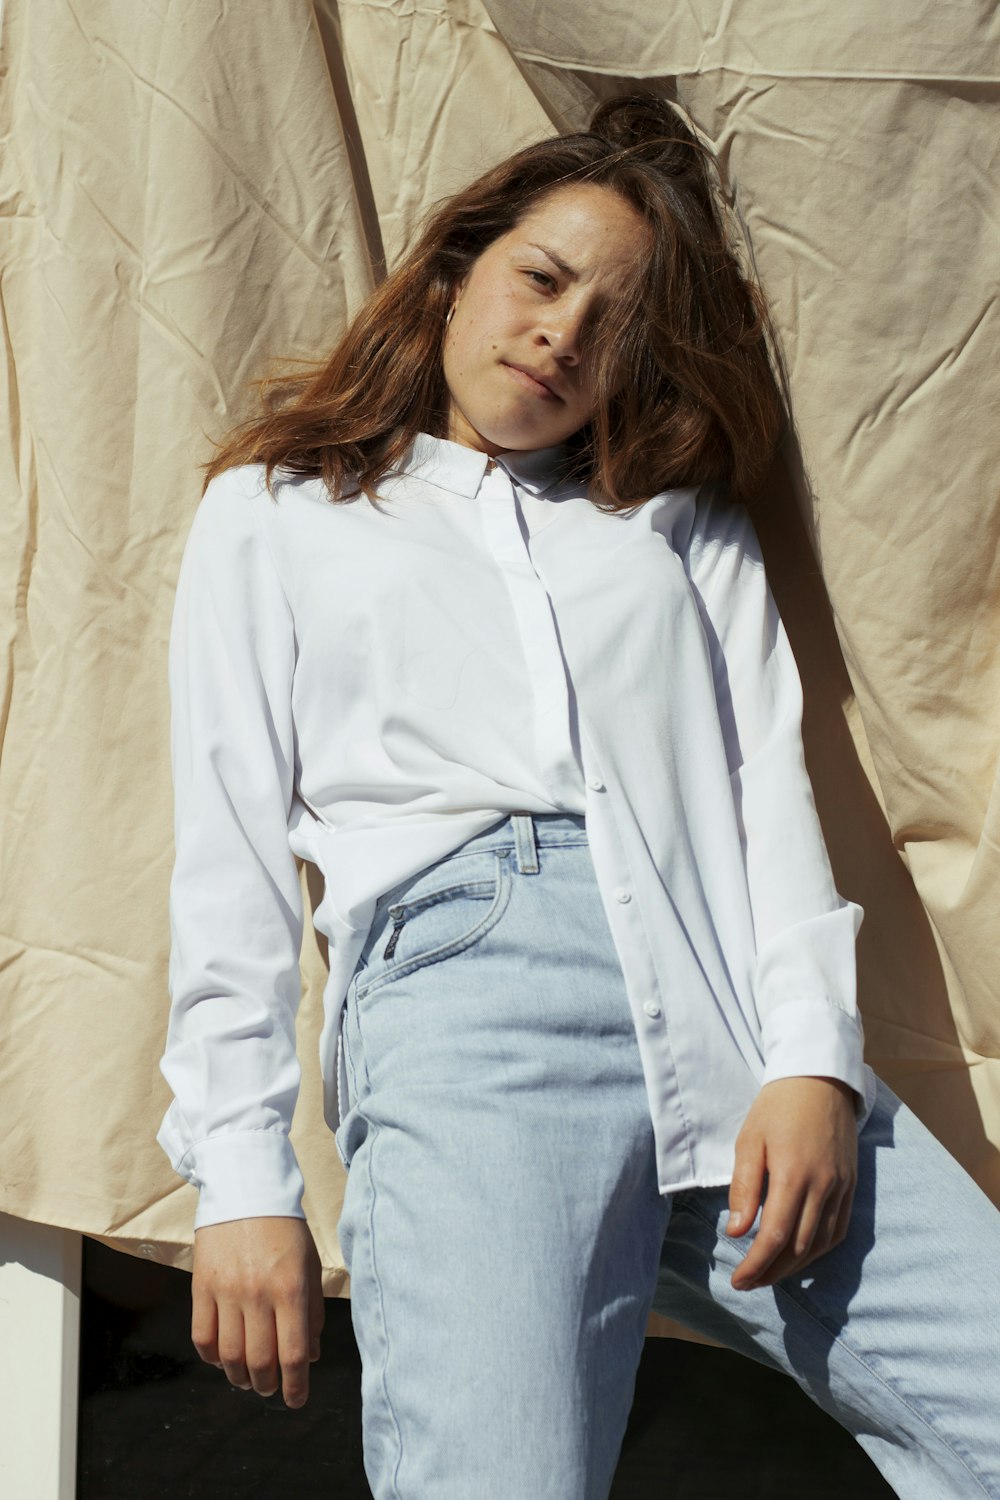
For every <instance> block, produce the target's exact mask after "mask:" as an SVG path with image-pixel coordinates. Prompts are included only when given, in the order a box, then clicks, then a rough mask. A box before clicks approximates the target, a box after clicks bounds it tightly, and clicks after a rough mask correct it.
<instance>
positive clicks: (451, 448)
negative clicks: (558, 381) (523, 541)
mask: <svg viewBox="0 0 1000 1500" xmlns="http://www.w3.org/2000/svg"><path fill="white" fill-rule="evenodd" d="M566 456H567V448H566V444H565V443H556V444H554V445H553V446H552V447H551V448H532V449H530V450H511V451H510V452H508V453H500V454H498V455H497V463H498V464H499V465H501V466H502V467H503V468H504V469H506V471H507V473H508V474H509V475H510V477H511V478H512V479H513V480H515V481H516V482H517V484H519V485H520V486H521V487H522V489H526V490H529V491H530V492H531V493H532V494H533V495H540V494H542V492H543V491H544V490H547V489H548V488H549V487H550V486H551V485H553V484H554V483H555V481H556V480H557V479H558V478H559V474H560V471H561V468H562V465H563V463H564V461H565V459H566ZM488 462H489V456H488V454H486V453H480V452H479V450H478V449H476V448H467V447H466V446H465V444H464V443H453V442H451V441H450V440H449V439H448V438H437V437H432V436H431V435H430V433H429V432H418V433H417V435H416V437H415V438H414V440H413V443H412V445H411V447H410V448H409V451H408V452H407V453H406V454H405V455H404V457H403V458H402V460H401V461H400V464H399V468H398V469H397V470H396V471H395V472H396V473H404V474H412V475H414V477H415V478H419V479H425V480H428V481H429V482H430V483H431V484H436V485H438V486H439V487H440V488H441V489H445V490H451V491H453V492H454V493H455V494H457V495H468V496H470V497H471V496H473V495H475V494H477V493H478V490H479V486H480V485H481V484H482V482H483V476H484V474H485V473H486V465H487V463H488Z"/></svg>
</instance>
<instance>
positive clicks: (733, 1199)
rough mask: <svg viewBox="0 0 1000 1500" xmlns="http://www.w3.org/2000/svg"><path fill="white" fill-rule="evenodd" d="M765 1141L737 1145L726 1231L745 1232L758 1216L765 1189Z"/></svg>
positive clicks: (731, 1232)
mask: <svg viewBox="0 0 1000 1500" xmlns="http://www.w3.org/2000/svg"><path fill="white" fill-rule="evenodd" d="M764 1167H765V1161H764V1143H763V1141H760V1142H758V1143H756V1144H755V1145H753V1146H743V1147H741V1146H740V1145H739V1143H737V1146H736V1165H735V1166H734V1168H733V1178H732V1181H731V1182H730V1184H729V1222H728V1223H727V1225H726V1233H727V1234H745V1233H746V1231H747V1230H748V1229H749V1228H750V1225H751V1224H752V1223H753V1221H754V1219H755V1218H756V1217H757V1210H758V1208H759V1207H760V1198H761V1193H762V1192H763V1190H764Z"/></svg>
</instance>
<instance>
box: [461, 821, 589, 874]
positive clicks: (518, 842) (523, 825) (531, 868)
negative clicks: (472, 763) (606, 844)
mask: <svg viewBox="0 0 1000 1500" xmlns="http://www.w3.org/2000/svg"><path fill="white" fill-rule="evenodd" d="M586 842H587V820H586V818H585V816H584V814H583V813H532V812H514V813H509V814H508V816H507V817H506V818H504V820H503V822H502V823H496V824H494V826H493V827H492V828H487V829H486V830H485V832H484V833H477V834H476V835H475V837H474V838H471V839H468V840H467V841H466V842H465V843H464V844H463V845H462V852H463V853H465V852H466V851H468V850H470V849H513V851H514V859H515V862H516V864H517V869H518V872H519V874H521V875H534V874H537V873H538V850H539V848H546V847H548V846H550V845H554V844H586ZM455 852H456V853H458V851H457V850H456V851H455Z"/></svg>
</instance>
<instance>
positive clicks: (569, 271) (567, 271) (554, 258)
mask: <svg viewBox="0 0 1000 1500" xmlns="http://www.w3.org/2000/svg"><path fill="white" fill-rule="evenodd" d="M528 244H529V245H531V246H532V247H533V248H534V249H535V250H540V251H541V252H542V254H543V255H547V256H548V258H549V260H550V261H551V262H552V264H553V265H554V266H558V267H559V269H560V271H561V272H562V273H563V275H564V276H570V277H572V279H573V280H574V281H576V280H577V277H578V273H577V272H576V271H574V270H573V267H572V266H568V265H567V264H566V262H565V261H564V260H562V259H561V258H560V257H559V256H558V255H557V254H556V253H555V251H554V250H550V249H549V248H548V246H547V245H539V244H537V243H536V242H535V241H534V240H529V241H528Z"/></svg>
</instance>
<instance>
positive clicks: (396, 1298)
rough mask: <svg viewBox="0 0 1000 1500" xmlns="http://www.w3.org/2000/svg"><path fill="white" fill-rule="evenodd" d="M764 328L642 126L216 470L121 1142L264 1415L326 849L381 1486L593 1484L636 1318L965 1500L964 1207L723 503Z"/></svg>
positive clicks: (978, 1291) (634, 1347)
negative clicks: (317, 877)
mask: <svg viewBox="0 0 1000 1500" xmlns="http://www.w3.org/2000/svg"><path fill="white" fill-rule="evenodd" d="M769 334H770V325H769V323H768V317H767V312H766V308H765V305H764V302H763V299H762V297H761V294H760V292H759V290H758V289H757V288H756V287H755V286H754V285H753V283H752V282H751V281H750V280H749V279H748V278H746V277H745V276H744V275H743V274H742V272H741V270H740V267H739V265H738V262H737V259H736V257H735V255H734V253H733V251H732V248H731V247H730V245H729V244H728V242H727V237H726V229H725V224H724V222H723V220H722V218H721V216H720V213H719V210H718V208H717V206H716V198H715V194H714V191H713V180H712V176H711V164H710V159H709V158H708V156H707V153H706V152H705V150H704V149H703V148H702V147H701V146H700V144H699V143H698V142H697V140H696V139H695V137H694V136H693V135H692V133H691V132H690V130H689V129H688V128H687V127H686V126H685V125H684V124H683V122H682V121H681V119H680V117H679V116H678V115H677V114H676V113H675V112H674V111H673V110H671V109H670V107H669V106H668V105H667V104H665V103H664V102H662V101H660V100H659V99H657V98H656V97H655V96H652V95H636V96H632V97H629V98H626V99H619V100H615V101H612V102H609V103H606V104H604V105H602V106H601V107H600V108H599V109H598V110H597V111H596V113H595V115H594V118H593V120H592V121H591V125H590V128H589V130H588V131H586V132H581V133H579V134H576V135H569V136H566V137H557V138H555V139H553V140H548V141H543V142H541V143H539V144H538V145H536V146H532V147H529V148H527V149H526V150H524V151H521V152H519V153H517V154H516V155H515V156H513V157H512V158H511V159H510V160H509V161H506V162H504V163H502V164H501V165H500V166H499V167H497V168H495V169H494V170H493V171H492V172H489V173H487V174H486V175H485V176H484V177H483V178H482V179H480V180H479V181H478V182H476V183H474V184H473V185H472V186H471V187H470V188H468V189H466V190H465V191H464V192H462V193H459V194H457V195H455V197H454V198H452V199H450V200H449V201H448V202H446V203H445V204H444V205H443V206H441V207H439V208H438V209H437V211H436V212H435V213H434V214H433V215H432V216H431V217H430V219H429V222H428V225H427V227H426V229H425V232H424V233H423V235H422V237H421V239H420V241H419V243H418V244H417V245H416V247H415V248H414V249H413V251H412V252H411V253H410V254H409V255H408V256H407V257H406V259H405V260H404V261H403V263H402V264H401V265H400V266H399V267H398V269H397V270H396V271H395V272H394V274H393V275H392V276H390V277H389V278H388V280H387V281H386V282H385V284H384V285H383V286H382V288H381V289H380V290H379V291H378V292H377V293H376V294H375V296H374V297H373V298H372V299H371V300H370V302H369V303H368V304H367V305H366V306H365V307H364V308H363V309H362V310H361V311H360V313H359V314H358V316H357V317H356V319H355V320H354V322H353V324H352V326H351V328H350V329H349V330H348V331H347V333H346V335H345V336H344V338H343V340H342V341H341V343H340V344H339V345H338V346H337V348H336V349H335V350H334V352H333V354H332V355H331V357H330V359H329V361H328V362H327V363H326V364H325V365H323V366H322V367H321V368H320V369H319V370H318V372H312V373H308V374H305V375H298V376H295V377H294V378H288V379H285V380H284V381H281V380H279V381H277V382H275V384H274V386H273V389H272V390H271V391H270V392H269V394H268V400H267V402H266V404H265V410H264V412H263V414H262V415H261V416H259V417H258V418H255V419H254V420H253V421H251V422H250V423H248V424H246V425H245V426H244V427H243V428H242V429H241V430H240V431H239V432H237V433H236V434H235V435H234V436H233V437H232V438H231V439H230V440H229V442H228V443H227V444H226V445H225V446H224V447H223V449H222V451H221V452H220V453H219V454H217V455H216V457H215V459H214V460H213V461H212V463H211V464H210V465H208V466H207V467H208V482H207V485H206V489H205V492H204V495H203V499H202V503H201V505H200V507H199V509H198V512H197V514H196V516H195V519H194V522H193V525H192V528H191V533H190V536H189V538H188V542H187V546H186V548H185V554H184V559H183V563H182V568H181V574H180V578H179V581H178V591H177V601H176V606H175V615H174V624H173V630H172V634H171V661H170V674H171V676H170V685H171V694H172V702H173V721H172V724H173V728H172V741H173V743H172V752H173V765H174V780H175V798H176V844H177V852H176V863H175V868H174V873H173V879H172V883H171V921H172V938H173V941H172V947H171V973H170V983H171V995H172V1011H171V1022H170V1034H169V1038H168V1044H167V1050H166V1055H165V1058H164V1062H163V1070H164V1073H165V1075H166V1077H167V1079H168V1081H169V1082H170V1083H171V1086H172V1087H173V1089H174V1093H175V1101H174V1103H173V1105H172V1106H171V1109H170V1110H169V1111H168V1114H167V1116H166V1118H165V1120H164V1124H163V1127H162V1129H161V1132H160V1137H159V1139H160V1140H161V1142H162V1144H163V1146H164V1148H165V1149H166V1150H167V1151H168V1153H169V1155H170V1157H171V1160H172V1161H173V1163H174V1165H175V1167H176V1169H177V1170H178V1171H179V1172H180V1173H181V1174H182V1175H183V1176H185V1177H186V1178H187V1179H188V1180H189V1181H192V1182H194V1183H196V1184H197V1186H198V1187H199V1189H200V1197H199V1207H198V1213H197V1217H196V1221H195V1224H196V1234H195V1268H194V1283H193V1300H194V1313H193V1329H192V1332H193V1338H194V1342H195V1345H196V1347H197V1348H198V1350H199V1353H200V1354H201V1356H202V1358H204V1359H206V1360H209V1361H211V1362H214V1363H217V1364H219V1365H220V1366H221V1367H222V1368H224V1369H225V1371H226V1374H227V1375H228V1377H229V1379H230V1380H231V1381H232V1382H233V1383H234V1384H237V1385H241V1386H243V1387H245V1388H247V1389H251V1388H252V1389H254V1390H256V1391H258V1392H260V1393H261V1394H264V1395H267V1394H270V1393H272V1392H273V1391H275V1390H276V1389H277V1388H278V1381H279V1374H280V1379H281V1385H282V1390H283V1394H284V1398H285V1401H286V1402H287V1404H288V1405H290V1406H299V1405H301V1404H302V1403H303V1402H304V1401H305V1399H306V1395H307V1384H308V1364H309V1361H310V1360H311V1359H315V1358H316V1357H317V1356H318V1341H319V1334H320V1325H321V1322H322V1299H321V1295H320V1283H319V1266H318V1260H317V1256H316V1252H315V1248H314V1246H313V1243H312V1240H311V1236H310V1234H309V1230H308V1227H307V1224H306V1221H305V1218H304V1215H303V1211H302V1207H301V1198H302V1180H301V1176H300V1174H299V1170H298V1166H297V1164H296V1161H295V1158H294V1154H293V1152H292V1149H291V1147H290V1145H289V1141H288V1127H289V1123H290V1120H291V1115H292V1110H293V1107H294V1102H295V1098H296V1092H297V1088H298V1082H299V1073H298V1065H297V1063H296V1058H295V1050H294V1015H295V1008H296V1004H297V1001H298V995H299V971H298V959H299V951H300V943H301V938H302V923H303V912H302V904H301V897H300V886H299V877H298V870H297V867H296V863H295V856H296V855H298V856H299V857H300V858H304V859H310V860H312V861H314V862H315V863H316V864H317V865H318V867H319V868H320V869H321V870H322V871H323V874H324V877H325V894H324V899H323V902H322V903H321V905H320V907H319V908H318V910H317V912H316V914H315V917H314V921H315V925H316V926H317V928H318V929H319V930H321V931H322V932H323V933H325V934H326V936H327V938H328V940H329V944H330V980H329V984H328V987H327V991H326V995H325V1000H326V1011H327V1014H326V1026H325V1030H324V1035H323V1041H322V1045H321V1063H322V1067H323V1074H324V1080H325V1082H326V1084H327V1086H328V1096H327V1101H328V1107H327V1115H328V1119H329V1122H330V1124H331V1127H332V1128H334V1129H335V1130H336V1139H337V1144H338V1148H339V1150H340V1154H341V1157H342V1159H343V1161H344V1163H345V1166H347V1168H348V1179H347V1189H346V1196H345V1202H344V1209H343V1214H342V1218H341V1221H340V1239H341V1244H342V1248H343V1252H344V1256H345V1260H346V1262H347V1264H348V1267H349V1270H350V1272H351V1305H352V1316H353V1319H354V1325H355V1329H356V1332H357V1337H358V1343H359V1347H360V1349H361V1354H362V1361H363V1410H364V1441H365V1462H366V1468H367V1471H368V1474H369V1478H370V1481H371V1485H372V1489H373V1492H374V1494H375V1496H376V1500H382V1497H393V1500H410V1497H414V1500H417V1497H419V1500H445V1497H453V1496H454V1497H459V1496H461V1497H462V1500H468V1497H469V1496H473V1495H474V1496H476V1497H477V1500H485V1497H497V1500H501V1497H502V1500H515V1497H522V1500H542V1497H550V1496H551V1497H565V1500H579V1497H581V1496H583V1497H587V1500H590V1497H594V1500H598V1497H604V1496H606V1495H607V1494H608V1491H609V1488H610V1485H611V1482H612V1477H613V1473H614V1468H615V1463H616V1460H617V1457H618V1452H619V1447H620V1443H621V1438H622V1435H623V1432H624V1428H625V1423H626V1420H627V1416H628V1410H629V1405H630V1402H631V1398H632V1391H633V1382H634V1377H635V1371H636V1367H637V1364H638V1360H639V1356H640V1353H641V1348H642V1340H643V1332H644V1328H645V1325H646V1319H647V1315H648V1312H649V1309H650V1307H651V1306H654V1307H656V1308H657V1309H658V1310H660V1311H662V1312H665V1313H667V1314H668V1315H670V1316H673V1317H675V1318H678V1319H680V1320H681V1321H683V1322H686V1323H688V1324H689V1325H690V1326H692V1327H694V1328H697V1329H701V1330H703V1331H704V1332H706V1333H708V1334H709V1335H711V1336H714V1337H716V1338H718V1339H720V1340H721V1341H723V1342H725V1343H727V1344H729V1345H730V1346H731V1347H733V1348H736V1349H740V1350H742V1351H743V1352H744V1353H746V1354H748V1355H749V1356H750V1357H752V1358H755V1359H758V1360H761V1361H763V1362H765V1363H768V1364H772V1365H775V1366H777V1367H779V1368H783V1369H786V1370H788V1371H789V1372H790V1373H791V1374H792V1375H793V1376H794V1377H795V1378H796V1379H797V1380H798V1381H799V1382H800V1383H801V1384H802V1385H803V1387H804V1388H805V1389H806V1390H807V1391H808V1392H809V1394H810V1395H811V1396H812V1397H813V1398H814V1399H815V1400H816V1401H818V1402H819V1403H820V1404H821V1405H823V1406H824V1407H825V1408H826V1409H827V1410H828V1411H830V1412H831V1413H832V1414H833V1415H834V1416H835V1417H837V1419H838V1420H839V1421H841V1422H842V1423H843V1424H844V1425H845V1426H847V1427H848V1428H849V1430H851V1431H852V1432H853V1433H854V1434H855V1435H856V1437H857V1438H858V1440H859V1441H860V1442H861V1443H862V1444H863V1445H864V1446H865V1448H866V1449H867V1451H868V1452H869V1453H870V1455H871V1457H872V1458H873V1460H874V1461H875V1463H876V1464H877V1465H878V1467H879V1468H880V1469H881V1471H882V1473H883V1474H884V1475H885V1476H886V1478H887V1479H888V1480H889V1482H890V1483H891V1484H893V1485H894V1486H895V1488H896V1489H897V1491H898V1493H900V1494H901V1495H905V1496H906V1497H907V1500H917V1497H925V1496H926V1497H931V1496H935V1497H940V1496H943V1495H948V1496H949V1497H957V1496H964V1495H969V1496H972V1495H976V1496H982V1495H984V1494H985V1495H993V1496H998V1497H1000V1458H998V1455H997V1450H996V1446H995V1443H994V1437H993V1434H994V1432H995V1419H996V1415H997V1413H996V1407H995V1397H993V1396H990V1395H989V1394H988V1392H989V1391H990V1389H991V1387H990V1379H991V1377H992V1380H993V1385H992V1389H993V1390H994V1391H995V1389H996V1387H997V1381H996V1374H997V1370H996V1365H997V1355H998V1347H1000V1341H998V1336H997V1335H998V1329H997V1299H996V1295H995V1293H996V1290H997V1286H998V1268H1000V1215H998V1214H997V1212H996V1210H995V1209H994V1207H993V1206H992V1204H991V1203H990V1202H989V1201H988V1200H987V1199H986V1197H985V1196H984V1195H983V1194H982V1193H981V1192H980V1191H979V1189H978V1188H977V1187H976V1186H975V1185H974V1184H973V1183H972V1182H971V1180H970V1179H969V1178H968V1177H967V1175H966V1174H965V1173H964V1172H963V1171H962V1170H961V1169H960V1168H959V1167H958V1165H957V1164H956V1163H955V1162H954V1161H953V1159H952V1158H951V1157H950V1156H949V1155H948V1154H947V1152H945V1151H944V1149H943V1148H942V1147H941V1146H940V1145H939V1144H938V1143H937V1142H936V1141H935V1140H934V1139H933V1138H932V1137H931V1136H930V1135H929V1133H928V1132H927V1131H926V1130H925V1129H924V1128H923V1127H922V1126H921V1125H920V1124H919V1122H918V1121H917V1120H916V1119H915V1117H914V1116H913V1115H912V1114H911V1113H910V1112H909V1111H908V1110H907V1109H906V1108H905V1107H904V1106H903V1105H902V1104H901V1103H900V1101H899V1100H898V1099H897V1098H896V1097H895V1095H893V1094H892V1093H891V1091H890V1090H888V1089H887V1088H886V1087H885V1085H883V1084H882V1083H881V1082H880V1081H879V1080H877V1079H876V1078H875V1076H874V1074H873V1073H872V1072H871V1070H870V1069H869V1068H867V1067H866V1066H865V1064H864V1062H863V1058H862V1041H863V1037H862V1030H861V1025H860V1021H859V1018H858V1014H857V1008H856V1004H855V993H854V985H855V971H854V942H855V937H856V933H857V929H858V926H859V923H860V920H861V915H862V913H861V909H860V908H859V907H858V906H857V905H856V904H855V903H853V902H850V901H846V900H844V899H843V898H841V897H840V896H839V895H838V893H837V891H836V890H835V888H834V885H833V880H832V876H831V873H830V867H829V863H828V860H827V857H826V851H825V848H824V845H823V840H822V835H821V832H820V829H819V824H818V821H817V818H816V813H815V808H814V805H813V801H812V794H811V789H810V786H809V781H808V777H807V774H806V771H805V766H804V761H803V756H802V744H801V736H800V713H801V694H800V688H799V682H798V677H797V674H796V670H795V665H794V661H793V658H792V656H791V652H790V649H789V646H788V642H787V639H786V636H785V634H784V631H783V629H782V626H781V622H780V620H779V619H778V617H777V614H776V611H775V608H774V603H773V600H772V598H771V595H770V592H769V590H768V587H767V583H766V580H765V576H764V572H763V567H762V564H761V559H760V553H759V550H758V547H757V543H756V539H755V536H754V532H753V528H752V526H751V524H750V522H749V520H748V518H747V515H746V512H745V510H744V508H743V506H742V504H741V501H742V500H743V499H745V498H746V497H747V496H749V495H750V494H751V493H752V492H753V490H754V487H755V486H756V485H757V484H758V483H759V480H760V477H761V475H762V473H763V471H764V468H765V466H766V463H767V461H768V459H769V457H770V455H771V453H772V451H773V447H774V443H775V440H776V436H777V433H778V430H779V426H780V405H779V403H778V400H777V397H776V394H775V389H774V384H773V381H772V379H771V375H770V367H769V361H768V351H767V341H768V337H769ZM279 470H280V476H279V477H280V482H279V483H277V484H274V482H273V481H274V478H275V475H276V474H278V471H279ZM973 1247H974V1248H973Z"/></svg>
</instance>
